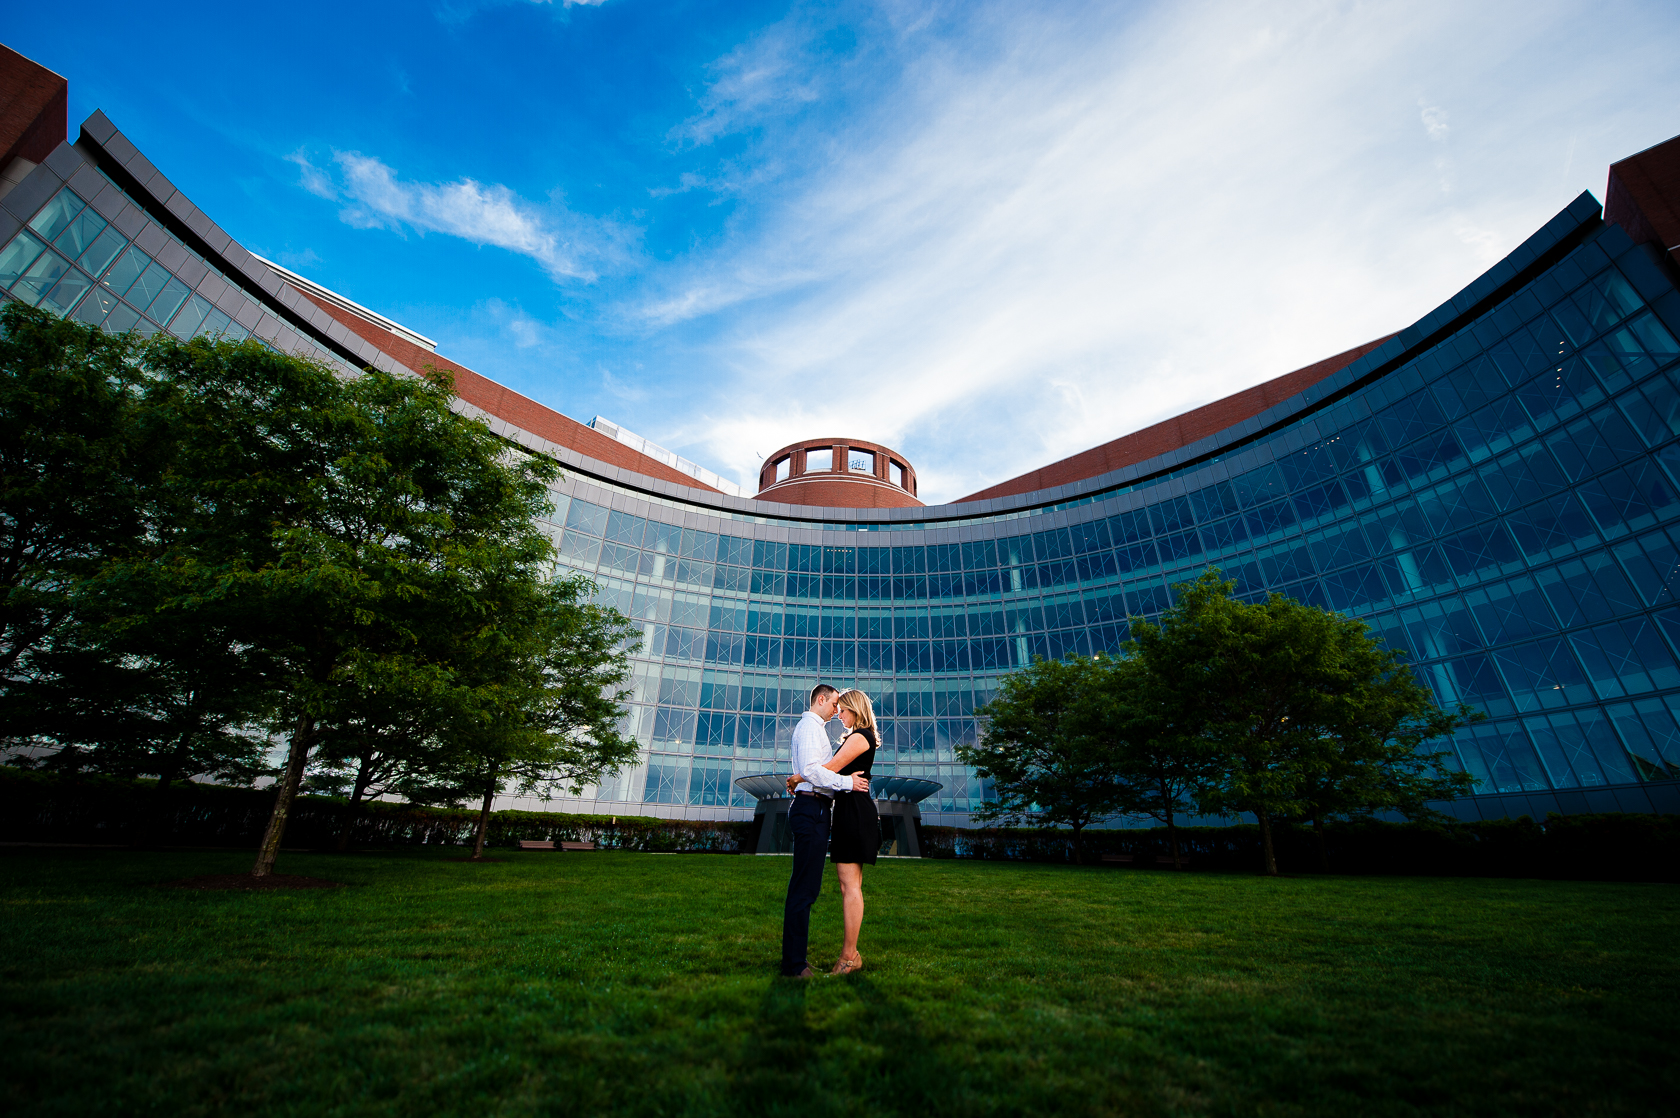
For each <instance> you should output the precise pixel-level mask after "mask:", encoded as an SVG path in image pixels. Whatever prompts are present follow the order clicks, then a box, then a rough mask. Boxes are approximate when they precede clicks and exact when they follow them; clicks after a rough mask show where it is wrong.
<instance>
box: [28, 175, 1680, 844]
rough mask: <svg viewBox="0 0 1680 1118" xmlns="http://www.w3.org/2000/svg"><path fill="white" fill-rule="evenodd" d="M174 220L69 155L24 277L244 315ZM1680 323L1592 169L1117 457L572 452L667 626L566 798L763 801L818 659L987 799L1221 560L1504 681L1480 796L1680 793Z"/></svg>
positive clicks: (59, 298) (163, 309)
mask: <svg viewBox="0 0 1680 1118" xmlns="http://www.w3.org/2000/svg"><path fill="white" fill-rule="evenodd" d="M183 248H184V246H183ZM164 256H165V254H164V253H163V252H162V251H160V250H159V249H158V248H155V247H153V248H147V247H145V246H142V245H139V244H137V243H135V242H134V241H133V238H132V237H129V236H125V235H124V234H122V233H121V232H119V231H118V230H117V229H116V228H115V226H114V225H112V224H111V222H110V221H109V220H108V218H107V217H102V216H101V215H100V214H99V213H98V212H96V211H95V210H94V209H93V208H92V207H89V206H88V205H87V204H86V200H85V199H83V198H82V197H80V196H79V195H78V194H77V193H76V192H75V191H73V190H70V189H68V188H65V189H63V190H60V191H57V192H55V193H54V194H53V195H52V196H51V197H50V198H49V199H48V200H46V201H45V202H44V203H43V204H42V205H41V207H40V209H39V211H38V212H37V213H36V214H35V216H34V217H33V218H32V219H30V220H29V221H28V224H27V226H26V227H25V228H22V229H18V230H17V231H16V232H15V234H14V235H12V236H10V237H9V238H8V239H7V240H6V242H5V243H4V244H3V245H0V288H4V289H5V291H6V292H7V293H8V297H12V298H19V299H23V300H25V301H28V302H31V303H33V304H35V305H39V306H44V307H50V308H51V309H53V310H55V311H57V312H58V313H62V314H70V315H73V316H75V317H77V318H80V319H82V320H84V321H89V322H104V323H105V324H106V325H107V326H110V327H125V326H136V327H139V328H142V329H153V330H155V329H169V330H171V331H173V332H175V333H177V334H179V335H181V336H190V335H192V334H194V333H203V332H207V331H208V332H220V333H234V334H236V335H237V334H241V333H242V332H243V331H242V328H239V327H238V324H237V323H234V322H233V321H232V320H231V319H229V318H227V315H226V313H225V312H224V311H220V310H218V309H217V308H216V307H215V306H214V305H213V303H212V302H211V300H210V299H208V298H207V297H206V296H205V294H204V292H203V287H204V283H205V281H204V279H203V276H204V269H200V270H199V271H198V272H196V273H194V274H191V275H187V274H185V273H188V272H190V271H191V269H188V268H186V267H185V263H184V262H185V260H187V259H198V260H200V261H201V263H204V262H203V258H202V257H199V256H198V254H196V253H192V252H191V250H185V251H184V252H177V253H175V254H174V258H175V259H177V260H179V261H181V262H182V263H178V264H176V265H175V267H174V270H173V271H172V270H171V269H170V268H168V267H165V266H164V265H163V264H162V263H160V261H162V260H163V259H164ZM204 268H210V265H208V264H207V263H205V264H204ZM201 304H202V305H201ZM218 316H220V317H218ZM1677 333H1680V293H1677V292H1676V290H1675V284H1674V282H1673V278H1672V276H1671V275H1670V273H1669V272H1667V271H1666V270H1665V268H1664V266H1663V265H1662V264H1661V263H1660V262H1659V260H1658V258H1657V257H1655V256H1654V255H1653V254H1652V253H1651V252H1650V250H1649V249H1647V248H1645V247H1642V246H1635V245H1634V244H1633V243H1632V242H1631V241H1630V240H1629V239H1628V237H1627V235H1626V234H1625V233H1624V232H1623V231H1622V230H1621V229H1620V227H1618V226H1614V225H1605V224H1603V223H1602V222H1601V220H1600V218H1599V210H1598V206H1597V203H1596V202H1594V201H1593V200H1592V199H1591V197H1590V196H1587V195H1583V196H1582V198H1581V199H1578V200H1577V201H1576V202H1575V203H1574V204H1573V205H1571V207H1570V208H1569V209H1568V210H1566V211H1564V212H1563V213H1562V214H1560V215H1559V216H1558V217H1557V218H1556V219H1554V220H1553V221H1552V222H1550V223H1548V224H1547V226H1546V227H1545V228H1543V229H1542V230H1541V231H1539V232H1538V233H1536V234H1535V235H1534V236H1533V237H1532V238H1530V239H1529V241H1527V242H1525V244H1524V245H1523V246H1521V247H1520V248H1519V249H1518V250H1517V251H1516V252H1514V253H1513V254H1512V255H1511V256H1510V257H1508V258H1507V259H1506V260H1505V261H1503V262H1501V264H1499V265H1497V266H1496V267H1495V268H1494V269H1491V270H1490V271H1489V273H1488V274H1487V275H1485V276H1483V277H1482V278H1481V279H1479V280H1477V281H1476V283H1475V284H1472V285H1471V286H1470V287H1469V288H1466V290H1465V291H1464V292H1461V293H1460V294H1459V295H1458V296H1456V297H1455V298H1454V299H1453V300H1451V301H1449V302H1448V303H1446V304H1444V305H1443V306H1442V307H1441V308H1440V309H1438V310H1437V311H1435V312H1434V313H1432V314H1431V315H1429V316H1428V317H1426V318H1425V319H1423V320H1422V321H1420V322H1419V323H1418V324H1417V325H1415V326H1413V327H1411V328H1410V329H1409V330H1407V331H1403V332H1402V333H1401V334H1400V335H1399V336H1397V337H1396V338H1395V339H1392V340H1391V341H1389V342H1387V343H1385V344H1384V345H1383V346H1382V347H1380V348H1378V349H1377V350H1375V351H1373V352H1372V353H1370V354H1367V355H1365V356H1364V357H1362V358H1360V359H1359V360H1358V361H1356V362H1354V363H1353V364H1352V365H1350V366H1348V368H1346V369H1344V370H1342V371H1341V372H1339V373H1337V374H1335V375H1333V376H1332V377H1330V378H1328V379H1326V380H1325V381H1322V382H1320V383H1319V384H1318V385H1315V386H1314V387H1313V388H1311V389H1309V390H1308V391H1307V392H1305V393H1303V394H1302V395H1300V396H1297V397H1296V398H1294V399H1292V400H1290V401H1287V402H1286V403H1284V404H1281V405H1279V406H1278V407H1275V408H1273V409H1271V410H1270V411H1268V412H1266V413H1263V414H1262V415H1261V416H1259V417H1256V418H1255V419H1253V420H1247V421H1244V422H1243V423H1241V424H1237V425H1236V426H1234V427H1232V428H1231V429H1229V430H1227V431H1224V432H1221V433H1220V434H1218V435H1215V436H1212V437H1211V438H1209V439H1204V440H1202V441H1201V442H1199V443H1196V444H1193V445H1192V446H1190V447H1187V448H1183V449H1182V450H1181V451H1176V452H1173V453H1172V454H1169V455H1164V456H1162V457H1161V458H1158V459H1155V460H1152V461H1151V462H1146V463H1142V464H1140V465H1139V466H1136V467H1128V468H1127V469H1126V470H1123V471H1117V472H1116V473H1115V474H1112V475H1105V476H1104V477H1100V478H1095V479H1091V480H1090V481H1089V482H1081V483H1078V484H1076V485H1073V486H1068V487H1064V488H1063V489H1059V490H1050V491H1045V492H1041V493H1037V494H1028V495H1026V496H1024V497H1020V498H1005V499H1001V500H998V501H982V502H975V503H973V504H960V505H946V506H937V507H928V508H910V509H892V510H881V509H871V510H857V511H856V513H855V515H854V514H851V513H848V512H846V510H835V509H825V510H820V512H819V511H818V510H809V515H808V516H806V517H801V516H799V515H796V514H797V513H798V511H799V510H797V509H794V508H792V507H790V506H785V505H772V504H757V505H755V503H754V502H751V501H746V500H737V499H732V498H719V497H714V496H711V495H706V494H702V493H699V492H696V491H682V492H681V493H679V494H678V495H677V496H672V495H671V493H672V492H676V491H674V490H669V489H667V490H665V491H663V492H661V491H657V490H656V489H655V488H652V487H641V488H638V487H635V486H632V485H630V484H627V483H626V481H625V480H624V478H623V476H622V475H619V476H618V480H610V478H611V477H612V476H613V475H610V474H608V473H606V472H602V473H601V474H600V476H594V475H592V474H591V473H590V472H588V471H585V470H580V469H576V468H573V469H570V470H568V472H567V476H566V477H565V479H564V480H563V481H562V482H560V483H559V484H558V485H557V487H556V490H555V511H554V515H553V518H552V523H551V525H550V528H551V530H552V532H553V534H554V536H555V538H556V541H557V543H558V546H559V555H560V564H561V565H562V567H564V568H566V569H568V570H572V571H578V572H582V573H584V574H587V575H588V576H589V577H591V578H592V579H594V580H595V582H596V583H597V584H598V586H599V588H600V591H599V593H600V598H601V600H602V601H603V602H605V603H608V604H611V605H613V606H616V607H617V608H618V609H620V610H622V611H623V612H624V613H625V614H626V615H627V616H629V617H631V618H633V619H634V620H635V622H636V623H637V625H638V626H639V628H640V638H639V640H638V641H637V643H636V645H635V648H634V664H635V677H634V687H633V693H632V696H631V703H630V708H629V709H630V713H629V716H628V718H627V727H626V728H627V730H628V731H629V732H630V733H631V734H633V735H634V736H635V737H636V738H637V740H639V741H640V742H641V743H642V745H643V748H644V752H643V756H642V761H641V763H640V764H638V765H637V766H636V767H634V768H632V769H630V770H627V771H626V772H624V773H623V774H621V775H620V776H618V777H617V778H614V779H612V780H610V781H609V782H607V783H606V784H605V785H603V786H602V787H600V788H599V789H596V790H594V792H593V795H592V796H591V797H590V798H589V799H588V800H587V801H585V802H582V803H575V802H568V803H567V805H566V806H567V807H568V809H579V808H583V809H589V810H598V811H602V812H613V811H617V812H621V813H632V812H634V813H658V814H672V815H689V816H698V817H717V816H734V817H743V818H744V817H746V816H747V815H748V814H749V813H750V812H751V809H752V801H751V798H750V797H746V796H744V795H743V794H742V793H740V792H738V791H737V790H736V789H735V787H734V785H733V781H734V779H735V778H738V777H741V776H744V775H748V774H751V773H761V772H773V771H776V770H777V769H778V768H780V767H784V766H785V764H786V754H787V744H786V743H787V742H788V740H789V738H790V735H791V732H792V725H793V722H794V720H795V719H796V718H797V716H798V714H799V712H800V711H801V710H802V708H803V699H804V695H805V693H806V691H807V690H808V689H809V688H810V686H811V685H812V684H813V683H815V682H816V681H818V680H825V681H828V682H831V683H835V684H840V685H854V686H858V687H861V688H863V689H864V690H865V691H868V692H869V693H870V694H871V695H872V696H873V697H874V699H875V706H876V710H877V712H878V713H879V715H880V717H881V720H882V723H883V733H882V743H881V753H880V756H879V759H878V761H877V763H876V770H877V772H878V773H879V774H881V775H887V776H904V777H921V778H926V779H931V780H935V781H938V782H939V783H940V784H941V785H943V788H942V790H941V791H940V792H938V793H936V794H935V795H934V796H933V797H932V798H930V799H929V800H927V801H924V802H923V804H922V809H923V812H924V818H926V819H927V820H928V821H929V822H963V821H965V820H966V817H967V813H968V812H970V811H971V810H972V809H974V808H975V807H977V806H978V803H979V801H980V800H981V799H982V798H984V796H985V794H986V790H985V789H984V788H983V787H982V786H981V783H980V782H979V781H978V780H976V779H975V778H974V776H973V775H972V773H970V772H968V771H967V770H966V769H965V768H964V767H963V766H961V765H960V764H959V763H958V762H957V761H956V757H955V753H954V750H955V748H956V747H957V746H958V745H960V744H961V743H963V742H965V741H970V740H973V738H974V736H975V735H976V733H977V732H978V731H979V727H978V726H977V725H976V722H975V719H974V717H973V711H974V709H975V708H976V706H978V705H979V704H981V703H983V702H985V701H986V700H987V699H988V698H990V697H991V695H992V694H993V693H994V691H995V690H996V687H997V684H998V679H999V678H1000V676H1001V675H1002V674H1003V673H1005V672H1008V671H1010V670H1012V669H1015V668H1018V667H1020V666H1022V665H1024V664H1027V663H1029V662H1030V661H1031V660H1032V658H1034V657H1039V656H1043V657H1063V656H1070V655H1087V654H1090V653H1094V652H1100V651H1113V650H1115V649H1117V648H1118V647H1119V646H1120V644H1121V642H1123V641H1124V640H1125V639H1126V638H1127V635H1128V621H1127V619H1128V617H1146V618H1152V617H1155V616H1157V615H1158V614H1159V613H1160V611H1161V610H1162V609H1164V608H1165V607H1166V606H1168V605H1169V604H1170V602H1171V600H1172V597H1171V596H1172V585H1173V584H1174V583H1175V582H1178V581H1182V580H1185V579H1189V578H1193V577H1195V576H1196V575H1197V574H1198V573H1199V572H1200V571H1201V570H1202V569H1204V568H1205V567H1206V566H1208V565H1210V564H1212V565H1217V566H1218V567H1220V568H1222V569H1223V570H1224V571H1225V572H1226V573H1227V574H1228V575H1229V576H1230V577H1232V578H1234V579H1235V580H1236V581H1237V583H1238V585H1239V590H1240V592H1241V593H1244V594H1247V595H1256V596H1258V595H1263V594H1264V593H1266V592H1268V591H1271V590H1277V591H1281V592H1283V593H1285V594H1289V595H1292V596H1294V597H1297V598H1300V599H1302V600H1304V601H1308V602H1312V603H1315V604H1319V605H1323V606H1326V607H1329V608H1331V609H1336V610H1340V611H1343V612H1346V613H1348V614H1351V615H1353V616H1356V617H1359V618H1362V619H1363V620H1365V621H1366V622H1367V623H1368V624H1370V625H1371V627H1372V628H1373V629H1374V630H1375V631H1376V632H1378V633H1379V634H1381V636H1382V637H1383V638H1384V639H1386V640H1387V641H1388V642H1389V643H1391V644H1393V645H1396V646H1398V647H1402V648H1405V649H1407V650H1408V651H1409V652H1410V653H1411V654H1412V656H1413V658H1414V661H1415V663H1416V665H1417V668H1416V670H1417V671H1418V673H1419V675H1420V676H1421V677H1422V678H1423V679H1424V680H1425V681H1426V682H1427V683H1428V685H1429V686H1430V687H1431V688H1433V689H1434V691H1435V693H1436V695H1437V696H1438V697H1439V699H1440V700H1441V701H1442V702H1443V703H1456V702H1458V701H1461V700H1462V701H1464V702H1468V703H1471V704H1472V705H1474V706H1476V707H1479V708H1481V709H1482V710H1485V711H1486V712H1487V713H1488V715H1489V716H1490V717H1489V719H1488V720H1487V721H1486V722H1484V723H1481V724H1478V725H1476V726H1474V727H1471V728H1470V729H1468V730H1466V731H1464V732H1463V733H1461V734H1460V735H1458V737H1457V738H1456V739H1454V741H1453V742H1452V747H1453V751H1454V753H1455V755H1456V757H1457V758H1458V760H1459V763H1460V764H1461V765H1462V766H1463V767H1464V768H1465V769H1466V770H1468V771H1469V772H1471V773H1472V774H1474V775H1475V776H1476V777H1477V778H1478V779H1479V780H1480V781H1481V782H1482V783H1481V789H1480V793H1479V794H1478V795H1477V796H1474V797H1470V798H1468V799H1467V800H1465V801H1459V802H1458V803H1457V804H1455V805H1453V807H1452V810H1454V811H1455V812H1457V813H1459V814H1463V815H1467V816H1470V817H1475V816H1477V815H1503V814H1519V813H1532V812H1536V811H1545V810H1573V811H1585V810H1620V809H1639V810H1649V809H1650V807H1651V806H1656V807H1658V808H1659V809H1664V810H1667V809H1672V808H1680V798H1676V794H1675V784H1674V783H1673V782H1674V781H1675V778H1676V777H1677V775H1680V599H1677V594H1680V585H1677V575H1680V343H1677V342H1676V334H1677ZM291 337H292V339H293V340H294V341H295V340H296V338H297V337H298V336H297V335H295V334H294V335H292V336H291ZM264 340H265V341H270V342H271V343H272V344H281V341H282V340H281V339H273V338H266V337H265V338H264ZM810 453H811V457H808V459H807V469H815V468H818V467H817V466H816V465H815V452H810ZM856 454H857V452H853V455H852V456H851V457H856ZM850 464H851V463H850V462H849V461H848V465H850ZM832 465H833V463H832V462H829V463H824V466H827V467H832ZM869 465H870V466H872V465H873V463H869ZM777 468H778V470H780V469H781V464H780V463H778V465H777ZM854 468H855V467H854ZM888 468H889V470H890V471H891V472H893V473H894V474H895V475H898V476H901V474H900V473H899V471H900V467H899V465H898V464H897V463H893V462H889V466H888ZM777 476H778V477H779V476H780V474H779V473H778V475H777ZM818 516H821V517H824V518H826V519H823V520H817V519H815V518H816V517H818ZM837 518H838V519H837ZM1671 801H1672V803H1671Z"/></svg>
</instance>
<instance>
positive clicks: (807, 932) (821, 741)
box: [782, 683, 869, 978]
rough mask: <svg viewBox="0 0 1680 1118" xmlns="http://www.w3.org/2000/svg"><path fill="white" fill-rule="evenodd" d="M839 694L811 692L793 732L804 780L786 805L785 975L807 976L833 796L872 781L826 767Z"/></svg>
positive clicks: (796, 766)
mask: <svg viewBox="0 0 1680 1118" xmlns="http://www.w3.org/2000/svg"><path fill="white" fill-rule="evenodd" d="M839 697H840V692H838V691H836V690H835V689H834V688H832V687H830V686H829V685H828V684H826V683H819V684H817V685H816V687H814V688H812V689H811V706H810V709H809V710H807V711H806V712H805V713H804V715H803V716H801V718H800V719H799V725H797V726H795V727H794V728H793V771H794V772H795V773H796V774H798V776H799V777H800V778H801V779H800V780H799V783H798V784H796V785H795V786H794V790H793V803H792V804H791V805H789V807H788V830H789V831H791V832H792V834H793V875H792V876H791V877H790V878H789V879H788V891H787V904H786V906H785V907H784V908H783V910H782V974H783V975H785V976H786V977H788V978H809V977H811V967H810V965H809V964H808V963H807V962H806V960H805V947H806V944H807V942H808V941H809V940H810V937H811V906H812V905H813V904H815V903H816V901H817V895H818V894H819V893H820V892H822V871H823V856H824V855H825V854H826V853H827V852H828V827H829V823H830V822H831V821H832V820H833V818H834V813H833V810H832V809H833V807H834V793H836V792H867V791H869V778H868V777H866V776H864V775H862V774H861V773H859V774H856V775H853V776H841V775H840V774H839V773H835V772H830V771H829V770H827V769H825V768H823V766H824V765H825V764H827V763H828V760H829V758H830V757H832V756H834V744H833V743H832V742H830V741H829V740H828V732H827V731H826V730H824V729H823V727H824V726H825V725H827V723H828V720H829V719H831V718H833V717H834V712H835V709H836V708H837V706H838V705H839V704H838V703H837V702H836V700H837V699H839Z"/></svg>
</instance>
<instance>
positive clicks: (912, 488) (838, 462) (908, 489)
mask: <svg viewBox="0 0 1680 1118" xmlns="http://www.w3.org/2000/svg"><path fill="white" fill-rule="evenodd" d="M848 449H852V450H867V451H869V452H870V453H871V454H873V455H874V456H875V471H874V473H873V474H854V473H852V472H851V470H849V469H847V468H846V462H847V457H848V456H847V454H846V451H847V450H848ZM808 450H833V451H834V462H835V468H834V469H833V470H824V471H822V472H821V473H817V474H813V475H812V476H811V481H812V482H813V483H815V482H837V481H839V480H840V479H842V478H845V479H856V480H859V481H865V479H870V478H873V479H875V480H877V481H879V482H880V483H881V484H882V485H883V486H885V487H886V488H888V489H890V490H891V491H892V493H893V494H895V495H896V497H908V498H909V500H907V501H905V500H898V499H896V497H891V496H888V497H872V496H868V495H867V494H866V493H865V492H864V490H862V489H858V490H850V489H834V490H824V491H823V492H825V493H827V494H828V495H830V496H840V497H847V499H846V500H841V501H827V500H824V501H817V500H809V499H807V498H806V497H804V496H796V497H790V496H786V495H785V494H786V493H787V492H788V490H787V486H788V485H789V484H790V483H792V482H794V481H799V480H800V475H802V474H803V473H804V472H805V452H806V451H808ZM783 458H790V459H791V462H790V463H789V467H788V468H789V471H790V472H789V479H788V481H784V482H782V483H781V484H780V487H778V488H777V490H776V494H777V495H775V496H772V495H770V494H769V493H767V492H766V490H768V489H769V488H770V487H771V486H774V485H776V484H777V482H776V463H777V462H779V461H780V460H781V459H783ZM890 462H897V463H898V464H899V465H900V466H903V467H904V487H903V488H902V489H900V488H899V487H898V486H896V485H894V484H893V483H892V482H891V481H890V480H889V479H890V478H891V476H892V475H891V473H890V471H889V469H888V464H889V463H890ZM797 492H799V493H807V492H816V491H815V490H806V489H803V488H802V489H799V490H798V491H797ZM848 495H849V496H848ZM758 496H759V497H760V498H762V499H763V500H766V501H785V502H788V503H789V504H795V505H826V506H828V507H831V508H855V509H878V508H910V507H913V506H918V505H920V504H921V503H922V502H920V501H918V500H916V467H914V466H912V465H911V464H910V461H909V459H907V458H905V457H904V455H902V454H900V453H899V452H898V451H896V450H894V449H893V448H892V447H890V446H883V445H881V444H880V443H871V442H865V441H864V440H862V439H850V438H817V439H800V440H799V441H798V442H796V443H789V444H788V445H787V446H784V447H782V448H781V449H780V450H778V451H775V452H774V453H772V454H771V455H770V456H769V457H768V458H766V459H765V460H764V465H763V466H762V467H760V469H759V471H758Z"/></svg>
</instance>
